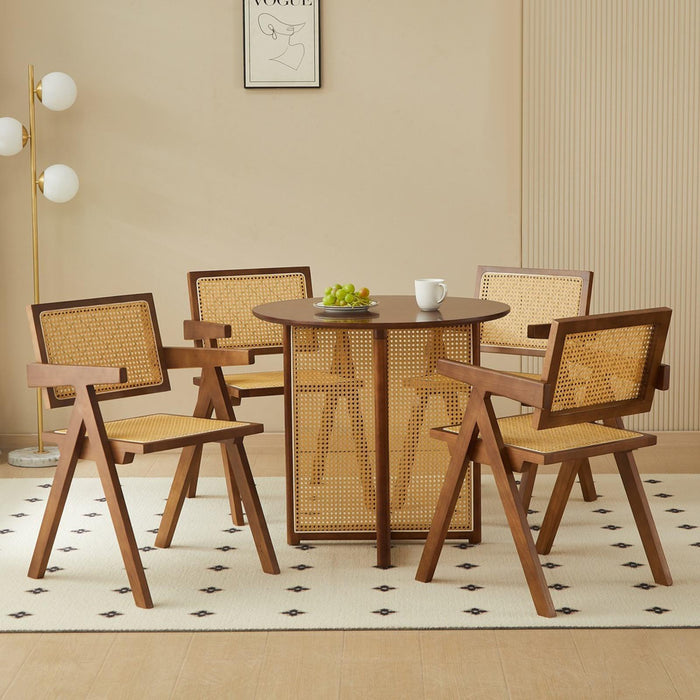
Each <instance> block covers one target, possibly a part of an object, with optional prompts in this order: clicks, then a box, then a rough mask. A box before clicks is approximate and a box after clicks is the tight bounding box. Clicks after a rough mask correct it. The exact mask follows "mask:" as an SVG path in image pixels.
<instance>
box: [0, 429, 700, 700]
mask: <svg viewBox="0 0 700 700" xmlns="http://www.w3.org/2000/svg"><path fill="white" fill-rule="evenodd" d="M247 445H248V451H249V455H250V458H251V464H252V466H253V471H254V472H255V474H256V475H259V476H265V475H267V476H270V475H281V474H283V453H282V443H281V440H280V438H279V436H275V435H262V436H255V437H254V438H251V439H249V440H248V443H247ZM697 455H698V436H697V434H682V433H679V434H675V435H672V434H667V435H665V436H663V437H662V439H661V440H660V444H659V445H658V446H657V447H654V448H649V449H647V450H642V451H640V452H639V455H638V456H639V463H640V469H641V470H643V471H646V472H664V471H667V472H698V471H700V468H699V466H698V456H697ZM175 460H176V455H173V454H164V455H157V456H154V457H144V458H141V459H139V458H137V460H136V461H135V463H134V464H133V465H130V466H125V467H122V468H121V470H122V473H123V474H124V475H125V476H126V475H129V476H169V475H171V474H172V471H173V467H174V464H175ZM220 469H221V467H220V462H219V458H218V453H217V452H216V451H212V450H210V451H208V452H207V453H206V455H205V460H204V463H203V472H202V473H203V474H205V475H213V476H216V475H219V474H220V473H221V471H220ZM593 469H594V472H604V471H612V470H614V465H613V464H612V463H611V462H608V461H606V460H597V461H595V462H594V464H593ZM52 473H53V470H51V469H48V470H42V469H16V468H14V467H10V466H8V465H7V464H4V463H3V464H0V479H2V478H17V477H40V476H51V475H52ZM77 473H78V475H79V476H94V475H95V471H94V465H92V464H91V463H89V462H88V463H81V464H80V465H79V467H78V472H77ZM535 488H537V487H535ZM27 556H28V557H29V553H28V554H27ZM0 557H1V554H0ZM699 590H700V589H699ZM0 594H1V593H0ZM523 595H527V590H526V588H525V584H524V583H523ZM533 614H534V611H533ZM699 659H700V630H697V629H687V630H661V629H656V630H645V629H630V630H495V631H494V630H486V631H386V632H375V631H355V632H343V631H332V632H233V633H230V632H210V633H203V632H198V633H189V632H186V633H133V634H131V633H94V634H93V633H61V634H20V633H18V634H0V698H2V699H3V700H5V699H10V698H12V699H15V698H16V699H21V700H26V699H31V698H71V699H74V698H183V699H185V698H186V699H189V698H234V697H235V698H237V699H240V700H245V699H247V698H261V699H264V700H266V699H267V698H274V699H275V700H277V699H278V698H305V699H306V698H322V699H324V700H325V699H326V698H382V699H384V700H387V699H393V698H406V699H412V698H425V699H426V700H433V699H434V698H435V699H437V698H449V699H452V698H523V699H529V698H566V699H568V698H586V699H588V698H596V699H598V698H635V699H636V698H654V699H655V700H664V699H665V698H688V699H692V700H696V699H697V698H699V697H700V661H699Z"/></svg>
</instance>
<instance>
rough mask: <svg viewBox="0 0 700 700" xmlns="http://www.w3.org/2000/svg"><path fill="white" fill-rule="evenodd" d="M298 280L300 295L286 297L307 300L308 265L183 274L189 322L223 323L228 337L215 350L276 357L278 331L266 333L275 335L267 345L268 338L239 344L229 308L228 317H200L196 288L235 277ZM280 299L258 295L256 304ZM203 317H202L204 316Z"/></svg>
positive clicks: (310, 293) (247, 311) (309, 291)
mask: <svg viewBox="0 0 700 700" xmlns="http://www.w3.org/2000/svg"><path fill="white" fill-rule="evenodd" d="M286 276H289V277H301V278H302V279H303V284H302V287H303V290H302V293H303V295H304V296H299V297H294V296H290V297H286V298H289V299H292V298H310V297H312V296H313V291H312V286H311V269H310V267H308V266H286V267H261V268H243V269H230V270H199V271H192V272H188V273H187V287H188V290H189V297H190V311H191V314H192V319H193V320H195V321H216V322H218V323H227V324H230V325H231V327H232V331H233V332H232V338H230V339H222V340H220V341H218V342H217V343H216V344H217V345H218V346H219V347H253V348H256V350H255V352H256V354H277V353H281V352H282V328H281V327H277V326H271V329H270V333H274V334H275V335H279V342H274V343H273V342H271V341H270V340H269V339H267V340H263V341H261V342H260V343H248V342H239V341H238V340H237V337H236V336H237V333H236V319H235V318H234V317H233V316H234V314H235V313H236V312H235V311H234V310H233V309H231V314H230V317H228V316H229V312H228V309H226V310H225V311H224V312H223V313H217V314H216V318H210V317H203V313H202V304H201V298H200V285H201V284H202V283H203V281H207V280H216V279H217V278H220V279H221V280H226V279H237V278H246V277H250V278H265V277H271V278H274V277H286ZM282 300H283V297H278V296H276V295H272V294H267V295H265V294H262V295H260V296H259V299H258V300H257V301H256V305H257V304H258V303H260V304H263V303H266V302H267V301H282ZM238 313H243V314H244V315H246V316H248V318H249V320H250V321H251V322H252V323H254V324H255V325H259V324H264V323H265V322H264V321H260V319H258V318H256V317H254V316H253V315H252V313H251V312H250V309H242V311H240V312H238ZM205 316H206V314H205ZM268 325H269V324H268ZM195 344H196V345H198V346H201V345H202V341H201V340H197V341H195Z"/></svg>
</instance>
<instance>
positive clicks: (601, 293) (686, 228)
mask: <svg viewBox="0 0 700 700" xmlns="http://www.w3.org/2000/svg"><path fill="white" fill-rule="evenodd" d="M522 128H523V130H522V137H523V138H522V148H523V152H522V219H523V221H522V264H523V265H524V266H527V267H554V268H556V267H559V268H569V269H570V268H581V269H590V270H593V271H594V273H595V277H594V283H593V299H592V305H591V308H592V311H593V312H604V311H613V310H619V309H631V308H643V307H651V306H670V307H671V308H673V310H674V315H673V320H672V328H671V335H670V339H669V343H668V346H667V351H666V355H665V361H666V362H668V363H669V364H670V365H671V368H672V386H671V390H670V391H669V392H663V393H661V392H660V393H659V394H657V399H656V402H655V407H654V409H653V411H652V413H651V414H649V415H648V416H644V417H640V418H638V419H634V420H630V422H629V425H631V426H636V427H638V428H642V429H649V430H700V331H699V324H700V303H699V302H698V296H699V295H700V284H699V283H698V277H699V275H700V245H699V244H698V238H699V237H700V2H698V0H523V127H522Z"/></svg>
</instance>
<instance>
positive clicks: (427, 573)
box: [416, 449, 469, 583]
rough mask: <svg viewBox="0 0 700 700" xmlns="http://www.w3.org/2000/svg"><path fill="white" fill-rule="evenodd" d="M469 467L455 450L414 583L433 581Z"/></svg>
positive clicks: (461, 451)
mask: <svg viewBox="0 0 700 700" xmlns="http://www.w3.org/2000/svg"><path fill="white" fill-rule="evenodd" d="M468 466H469V458H468V457H467V455H466V453H465V451H464V450H460V451H459V452H458V451H457V450H456V449H455V451H454V453H453V454H452V457H451V459H450V464H449V466H448V467H447V473H446V474H445V481H444V483H443V485H442V489H441V491H440V496H439V498H438V502H437V507H436V509H435V515H434V516H433V522H432V524H431V525H430V530H429V531H428V536H427V538H426V540H425V545H424V547H423V554H422V555H421V559H420V563H419V564H418V570H417V571H416V581H422V582H423V583H428V582H429V581H432V580H433V575H434V574H435V567H436V566H437V563H438V559H439V558H440V553H441V552H442V547H443V545H444V543H445V539H446V537H447V531H448V530H449V527H450V523H451V522H452V516H453V515H454V512H455V507H456V506H457V499H458V498H459V493H460V491H461V490H462V484H463V483H464V477H465V476H466V473H467V467H468Z"/></svg>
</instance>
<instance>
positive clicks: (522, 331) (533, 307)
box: [479, 272, 583, 350]
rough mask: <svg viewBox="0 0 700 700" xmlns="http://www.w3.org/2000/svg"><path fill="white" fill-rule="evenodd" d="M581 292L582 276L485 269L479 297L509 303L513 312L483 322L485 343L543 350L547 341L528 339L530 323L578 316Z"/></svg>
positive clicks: (482, 332) (482, 329) (482, 340)
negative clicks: (489, 270)
mask: <svg viewBox="0 0 700 700" xmlns="http://www.w3.org/2000/svg"><path fill="white" fill-rule="evenodd" d="M582 292H583V280H582V279H581V278H580V277H568V276H562V275H546V274H532V273H528V274H522V273H516V272H485V273H484V275H483V276H482V278H481V289H480V293H479V296H480V298H481V299H491V300H493V301H501V302H503V303H504V304H508V305H509V306H510V313H509V314H507V315H506V316H504V317H503V318H499V319H496V320H495V321H488V322H486V323H483V324H481V342H482V344H484V345H497V346H501V347H514V348H534V349H538V350H544V349H545V348H546V347H547V340H546V339H539V338H528V337H527V327H528V325H529V324H534V323H550V322H551V320H552V319H554V318H566V317H569V316H578V315H579V308H580V304H581V294H582Z"/></svg>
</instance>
